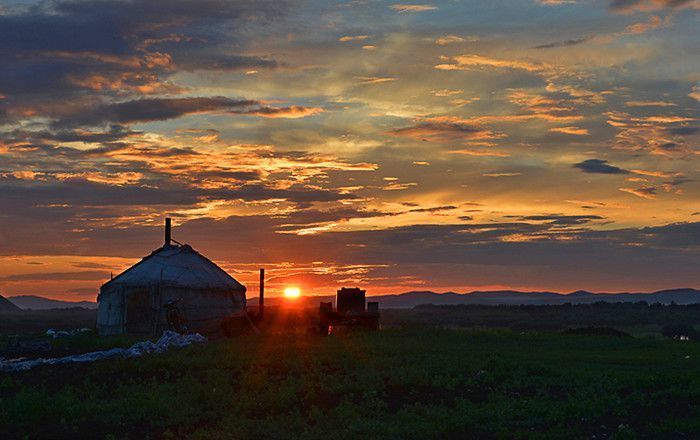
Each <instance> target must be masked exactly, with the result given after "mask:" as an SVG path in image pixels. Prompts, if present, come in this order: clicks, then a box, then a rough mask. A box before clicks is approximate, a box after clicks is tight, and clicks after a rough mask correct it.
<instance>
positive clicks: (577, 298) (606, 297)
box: [248, 288, 700, 309]
mask: <svg viewBox="0 0 700 440" xmlns="http://www.w3.org/2000/svg"><path fill="white" fill-rule="evenodd" d="M334 298H335V297H334V296H314V297H305V298H300V300H301V301H303V302H304V305H309V306H315V305H318V303H320V302H328V301H333V300H334ZM367 300H368V301H377V302H379V307H380V308H384V309H406V308H412V307H415V306H419V305H423V304H433V305H444V306H448V305H461V304H474V305H492V306H495V305H556V304H565V303H571V304H590V303H594V302H597V301H605V302H638V301H645V302H647V303H649V304H653V303H661V304H671V303H672V302H674V303H676V304H698V303H700V290H696V289H690V288H684V289H670V290H660V291H658V292H653V293H592V292H586V291H583V290H579V291H576V292H571V293H568V294H563V293H555V292H517V291H514V290H498V291H488V292H481V291H476V292H470V293H455V292H445V293H436V292H431V291H416V292H406V293H401V294H398V295H379V296H371V297H368V299H367ZM282 301H286V300H284V299H283V298H265V303H266V304H270V305H276V304H279V303H281V302H282ZM248 304H250V305H257V304H258V298H249V299H248Z"/></svg>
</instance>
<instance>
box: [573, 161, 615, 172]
mask: <svg viewBox="0 0 700 440" xmlns="http://www.w3.org/2000/svg"><path fill="white" fill-rule="evenodd" d="M573 167H574V168H578V169H579V170H581V171H583V172H584V173H597V174H629V171H627V170H625V169H622V168H619V167H616V166H614V165H610V164H609V163H608V161H607V160H603V159H587V160H584V161H583V162H579V163H577V164H574V165H573Z"/></svg>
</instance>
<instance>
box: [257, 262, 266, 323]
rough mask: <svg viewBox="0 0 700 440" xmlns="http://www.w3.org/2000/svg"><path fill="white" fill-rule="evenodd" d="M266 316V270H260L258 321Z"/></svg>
mask: <svg viewBox="0 0 700 440" xmlns="http://www.w3.org/2000/svg"><path fill="white" fill-rule="evenodd" d="M264 315H265V269H262V268H261V269H260V295H259V296H258V319H263V316H264Z"/></svg>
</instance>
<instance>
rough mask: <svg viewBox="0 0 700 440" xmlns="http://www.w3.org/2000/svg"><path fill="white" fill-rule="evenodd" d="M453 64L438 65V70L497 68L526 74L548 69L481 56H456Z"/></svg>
mask: <svg viewBox="0 0 700 440" xmlns="http://www.w3.org/2000/svg"><path fill="white" fill-rule="evenodd" d="M452 62H453V64H438V65H436V66H435V68H436V69H438V70H470V69H477V68H497V69H520V70H527V71H528V72H541V71H543V70H545V69H546V68H548V67H549V66H548V65H546V64H539V63H533V62H529V61H519V60H504V59H496V58H489V57H484V56H481V55H474V54H468V55H457V56H455V57H452Z"/></svg>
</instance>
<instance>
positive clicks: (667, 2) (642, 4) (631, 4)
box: [610, 0, 693, 12]
mask: <svg viewBox="0 0 700 440" xmlns="http://www.w3.org/2000/svg"><path fill="white" fill-rule="evenodd" d="M692 2H693V0H611V2H610V9H612V10H614V11H618V12H632V11H634V10H637V9H644V8H653V9H661V8H678V7H683V6H688V5H690V4H691V3H692Z"/></svg>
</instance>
